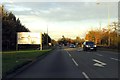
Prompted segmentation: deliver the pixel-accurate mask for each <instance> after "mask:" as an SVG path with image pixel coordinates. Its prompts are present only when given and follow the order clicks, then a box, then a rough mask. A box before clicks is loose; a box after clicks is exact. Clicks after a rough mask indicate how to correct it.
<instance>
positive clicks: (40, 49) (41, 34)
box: [40, 33, 42, 50]
mask: <svg viewBox="0 0 120 80" xmlns="http://www.w3.org/2000/svg"><path fill="white" fill-rule="evenodd" d="M40 36H41V37H40V38H41V42H40V44H41V46H40V50H42V33H40Z"/></svg>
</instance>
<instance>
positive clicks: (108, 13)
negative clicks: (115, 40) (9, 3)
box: [96, 2, 110, 46]
mask: <svg viewBox="0 0 120 80" xmlns="http://www.w3.org/2000/svg"><path fill="white" fill-rule="evenodd" d="M96 4H97V5H99V4H100V2H97V3H96ZM107 7H108V11H107V17H108V26H107V27H108V46H110V11H109V5H107Z"/></svg>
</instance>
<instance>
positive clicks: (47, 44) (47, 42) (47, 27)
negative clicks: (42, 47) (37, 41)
mask: <svg viewBox="0 0 120 80" xmlns="http://www.w3.org/2000/svg"><path fill="white" fill-rule="evenodd" d="M47 47H48V25H47Z"/></svg>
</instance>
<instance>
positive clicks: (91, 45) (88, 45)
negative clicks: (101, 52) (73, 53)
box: [82, 41, 97, 51]
mask: <svg viewBox="0 0 120 80" xmlns="http://www.w3.org/2000/svg"><path fill="white" fill-rule="evenodd" d="M82 47H83V51H88V50H94V51H96V50H97V46H96V44H95V43H94V42H92V41H85V42H84V43H83V46H82Z"/></svg>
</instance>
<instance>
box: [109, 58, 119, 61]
mask: <svg viewBox="0 0 120 80" xmlns="http://www.w3.org/2000/svg"><path fill="white" fill-rule="evenodd" d="M110 59H112V60H116V61H120V60H119V59H116V58H110Z"/></svg>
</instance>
